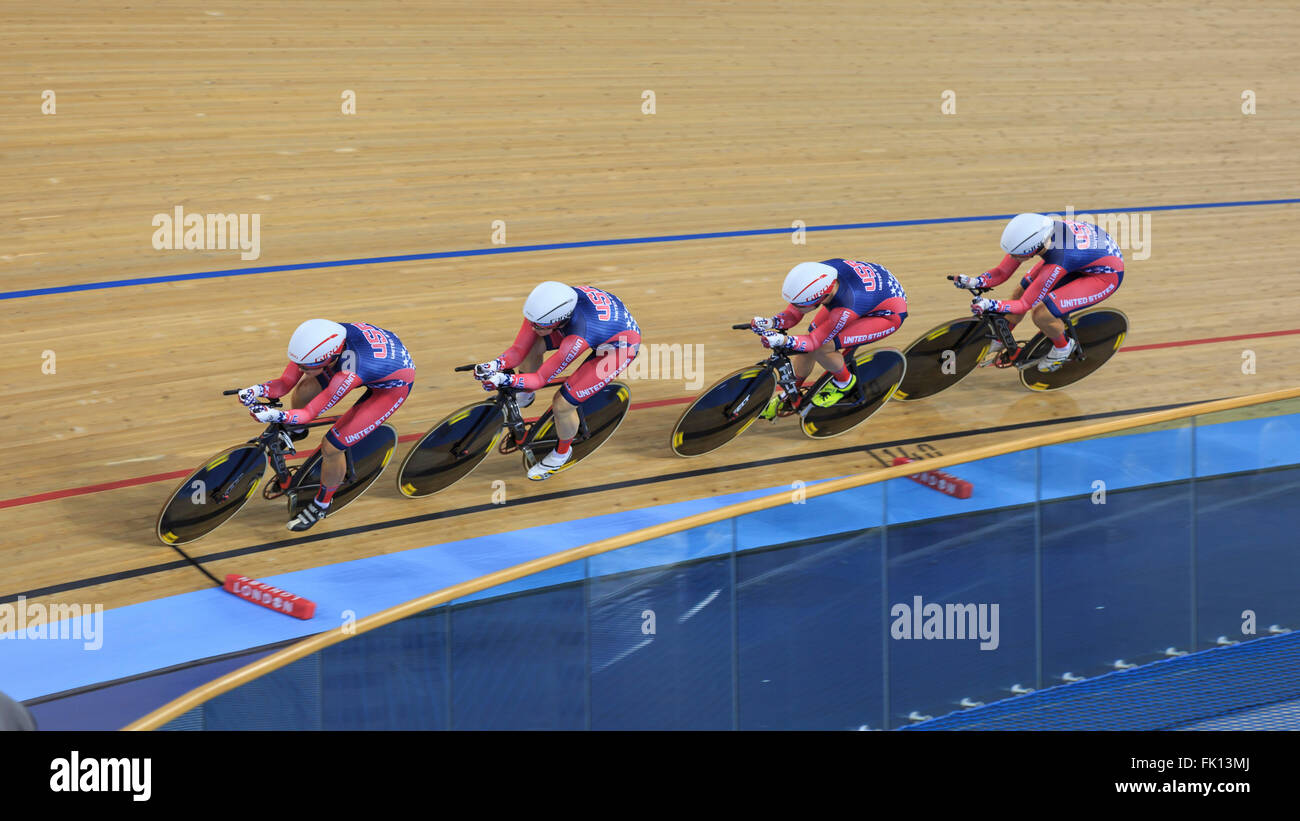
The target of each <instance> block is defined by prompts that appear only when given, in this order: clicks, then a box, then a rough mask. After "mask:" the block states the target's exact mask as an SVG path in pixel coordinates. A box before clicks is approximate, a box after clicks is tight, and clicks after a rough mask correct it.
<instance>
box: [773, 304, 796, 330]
mask: <svg viewBox="0 0 1300 821" xmlns="http://www.w3.org/2000/svg"><path fill="white" fill-rule="evenodd" d="M772 319H773V320H775V322H776V325H775V327H776V329H777V330H778V331H784V330H785V329H786V328H793V327H794V326H795V325H798V324H799V320H801V319H803V314H802V313H800V312H799V309H798V308H796V307H794V306H793V305H787V306H785V310H784V311H782V312H781V313H779V314H777V315H776V316H774V317H772Z"/></svg>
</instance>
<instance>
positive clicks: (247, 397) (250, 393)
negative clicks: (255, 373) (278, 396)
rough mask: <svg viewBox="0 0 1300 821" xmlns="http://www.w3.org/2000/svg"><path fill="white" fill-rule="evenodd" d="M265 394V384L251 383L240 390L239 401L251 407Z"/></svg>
mask: <svg viewBox="0 0 1300 821" xmlns="http://www.w3.org/2000/svg"><path fill="white" fill-rule="evenodd" d="M263 396H266V386H265V385H250V386H248V387H247V388H244V389H243V390H242V391H240V392H239V401H240V402H243V403H244V404H245V405H247V406H248V407H250V408H251V407H253V405H255V404H257V400H258V399H261V398H262V397H263Z"/></svg>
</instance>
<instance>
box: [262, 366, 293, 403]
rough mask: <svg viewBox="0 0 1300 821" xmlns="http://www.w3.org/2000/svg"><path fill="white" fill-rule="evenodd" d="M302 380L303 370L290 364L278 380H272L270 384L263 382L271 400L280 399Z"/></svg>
mask: <svg viewBox="0 0 1300 821" xmlns="http://www.w3.org/2000/svg"><path fill="white" fill-rule="evenodd" d="M300 379H302V369H301V368H299V367H298V366H297V365H295V364H293V363H292V362H290V363H289V364H288V365H287V366H286V367H285V369H284V373H282V374H280V377H279V378H278V379H272V380H271V381H270V382H263V383H262V387H264V388H266V396H267V398H269V399H279V398H280V397H281V396H284V395H285V394H286V393H288V392H289V391H291V390H293V389H294V387H295V386H297V384H298V380H300Z"/></svg>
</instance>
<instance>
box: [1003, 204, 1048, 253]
mask: <svg viewBox="0 0 1300 821" xmlns="http://www.w3.org/2000/svg"><path fill="white" fill-rule="evenodd" d="M1051 235H1052V219H1051V217H1045V216H1043V215H1042V214H1017V215H1016V216H1015V217H1013V218H1012V219H1011V222H1008V223H1007V227H1006V228H1004V229H1002V250H1003V251H1006V252H1007V253H1008V254H1012V255H1013V256H1025V255H1026V254H1034V253H1037V252H1038V250H1039V249H1040V248H1042V247H1043V243H1045V242H1047V238H1048V237H1050V236H1051Z"/></svg>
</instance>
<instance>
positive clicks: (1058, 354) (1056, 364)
mask: <svg viewBox="0 0 1300 821" xmlns="http://www.w3.org/2000/svg"><path fill="white" fill-rule="evenodd" d="M1067 342H1068V344H1067V345H1066V346H1065V347H1064V348H1058V347H1056V346H1055V345H1053V346H1052V349H1051V350H1050V351H1048V352H1047V356H1045V357H1043V361H1041V362H1039V363H1038V370H1040V371H1043V372H1045V373H1051V372H1052V371H1055V370H1059V369H1060V367H1061V366H1062V365H1064V364H1065V361H1066V360H1067V359H1069V358H1070V354H1072V353H1074V349H1075V347H1076V345H1075V344H1074V340H1073V339H1070V340H1067Z"/></svg>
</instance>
